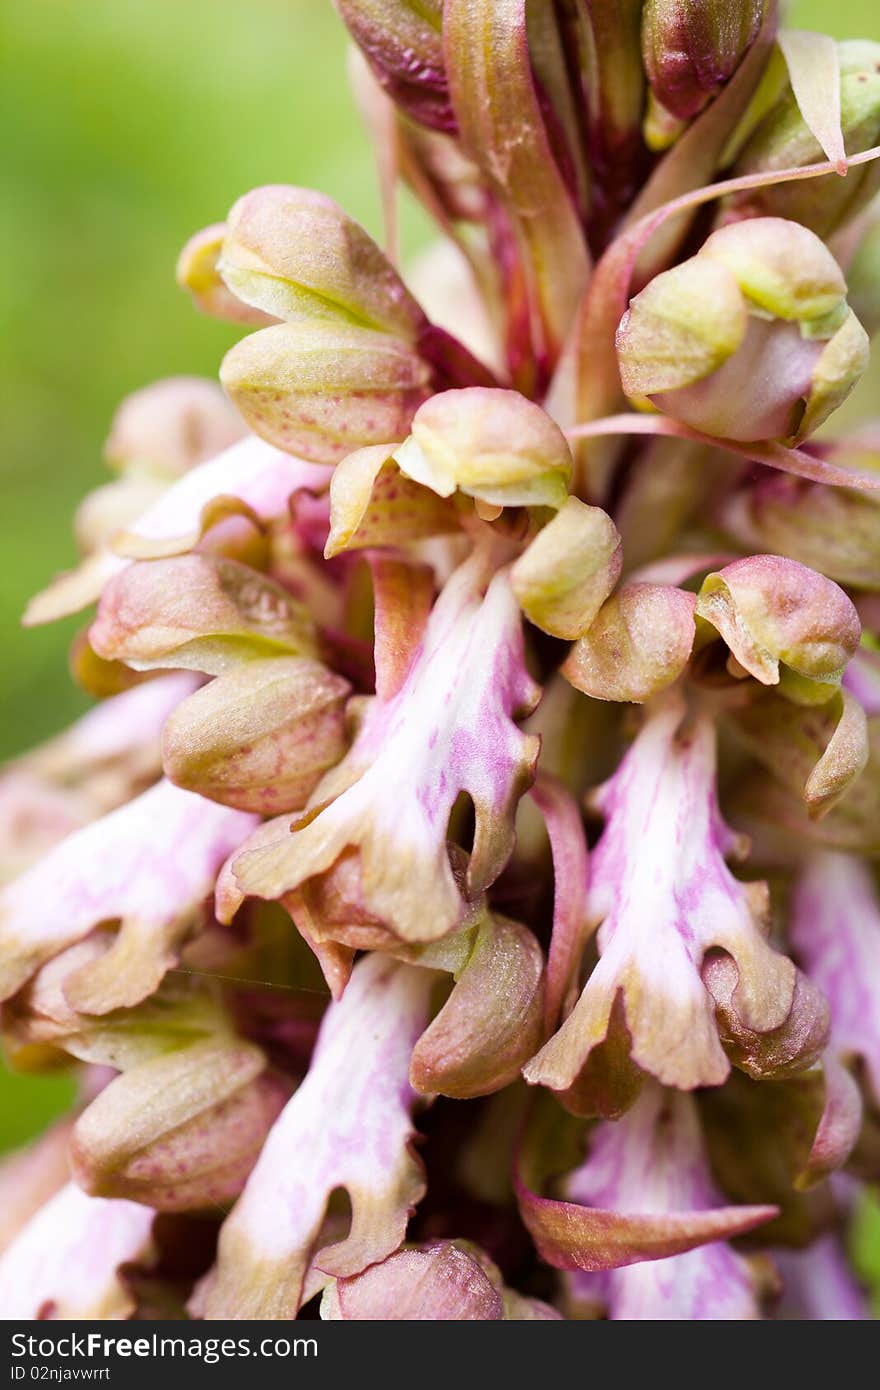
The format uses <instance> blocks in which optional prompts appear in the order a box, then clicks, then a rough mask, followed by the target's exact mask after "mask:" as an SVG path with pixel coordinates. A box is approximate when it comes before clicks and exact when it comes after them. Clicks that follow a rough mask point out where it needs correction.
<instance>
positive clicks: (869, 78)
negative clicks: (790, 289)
mask: <svg viewBox="0 0 880 1390" xmlns="http://www.w3.org/2000/svg"><path fill="white" fill-rule="evenodd" d="M839 54H840V125H841V130H842V133H843V143H844V148H845V150H846V153H847V154H848V155H854V154H860V153H861V152H862V151H863V150H868V149H871V147H872V146H874V145H876V144H877V143H878V140H880V44H876V43H869V42H868V41H867V40H858V41H850V42H846V43H841V44H840V45H839ZM824 158H825V155H824V153H823V151H822V149H821V147H820V145H819V142H818V140H817V139H816V137H815V135H814V134H813V133H812V131H811V130H810V129H809V127H808V126H807V124H806V122H805V120H804V118H803V116H802V115H801V112H800V109H799V107H798V103H797V98H796V97H795V95H794V92H793V91H792V89H791V87H790V86H788V85H786V88H785V90H784V91H783V93H782V95H781V96H780V97H779V99H778V100H777V101H776V103H775V104H774V105H773V106H772V107H771V108H770V110H769V111H768V112H767V114H766V115H765V116H764V118H763V120H762V121H761V123H760V124H759V126H758V127H757V129H756V130H755V131H754V132H753V134H752V135H751V137H750V138H749V140H748V141H747V143H746V145H745V147H744V148H743V149H742V151H741V152H740V155H739V158H738V160H737V163H736V165H735V166H734V169H733V174H734V176H735V177H739V176H742V175H749V174H764V173H768V172H772V171H773V170H775V169H794V168H798V167H800V166H802V165H806V164H816V163H818V162H819V161H820V160H823V159H824ZM878 187H880V165H878V163H877V161H876V160H874V161H872V162H870V163H868V164H862V165H859V166H857V167H856V168H853V169H850V170H849V172H848V173H847V175H846V178H840V177H839V176H838V175H837V174H829V175H828V176H827V177H824V178H816V179H803V180H795V181H793V182H786V183H778V184H773V185H771V186H770V187H768V188H758V189H752V190H749V191H748V192H744V193H739V194H737V195H736V196H735V197H734V198H732V199H731V200H730V204H729V209H730V213H731V214H732V215H734V216H754V215H759V216H765V215H771V216H774V217H786V218H790V219H791V220H792V221H794V222H800V223H802V224H803V226H805V227H809V228H810V230H811V231H813V232H815V233H816V235H817V236H820V237H823V238H828V237H829V236H831V235H832V234H833V233H834V232H835V231H837V230H838V229H839V228H840V227H841V226H842V225H844V224H845V223H847V222H850V221H852V219H853V218H854V217H855V216H856V214H857V213H858V212H860V211H861V209H862V208H863V207H864V206H865V205H866V204H867V203H868V202H869V201H870V199H871V198H872V197H873V195H874V193H875V192H876V191H877V188H878Z"/></svg>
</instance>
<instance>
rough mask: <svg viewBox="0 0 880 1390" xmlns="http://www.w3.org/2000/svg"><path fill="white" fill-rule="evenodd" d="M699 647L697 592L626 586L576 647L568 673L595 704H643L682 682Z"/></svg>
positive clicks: (667, 586) (566, 668) (565, 669)
mask: <svg viewBox="0 0 880 1390" xmlns="http://www.w3.org/2000/svg"><path fill="white" fill-rule="evenodd" d="M693 645H694V596H693V594H689V593H685V591H684V590H682V589H677V588H674V587H673V586H672V585H670V584H640V583H633V584H624V586H623V588H622V589H620V590H619V591H618V592H617V593H616V594H614V595H612V597H611V598H610V599H609V600H608V602H607V603H605V604H603V606H602V607H601V608H600V609H599V612H598V614H597V616H596V619H595V621H594V623H593V624H592V626H591V627H590V629H589V631H588V632H587V633H586V634H585V635H584V636H583V637H581V639H580V640H579V641H578V642H577V643H575V645H574V647H572V649H571V653H570V655H569V657H568V660H567V661H566V662H565V664H564V665H563V666H562V668H561V669H562V674H563V675H564V676H565V678H566V680H568V681H570V682H571V684H572V685H573V686H575V688H576V689H577V690H582V691H583V692H584V694H585V695H591V696H592V697H593V699H595V700H621V701H629V702H631V703H633V704H642V703H643V702H644V701H645V700H648V699H650V697H651V696H652V695H656V694H658V693H659V691H661V690H665V689H666V687H667V686H669V685H671V684H672V683H673V681H675V680H677V679H678V677H679V676H680V675H681V673H682V671H683V670H684V668H685V666H686V665H687V662H688V659H689V657H690V654H691V650H692V648H693Z"/></svg>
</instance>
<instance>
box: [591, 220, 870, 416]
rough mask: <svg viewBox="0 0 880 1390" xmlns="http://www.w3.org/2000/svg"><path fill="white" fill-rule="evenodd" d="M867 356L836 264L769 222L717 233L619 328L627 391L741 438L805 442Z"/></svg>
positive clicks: (649, 289)
mask: <svg viewBox="0 0 880 1390" xmlns="http://www.w3.org/2000/svg"><path fill="white" fill-rule="evenodd" d="M867 354H868V339H867V335H866V333H865V331H864V329H863V328H862V326H861V324H860V323H859V322H858V320H857V319H856V317H855V315H854V314H853V313H852V311H851V310H850V309H849V308H848V306H847V303H846V284H845V282H844V279H843V275H842V273H841V271H840V268H839V266H838V265H837V262H836V261H835V260H834V257H833V256H832V255H831V253H830V252H829V251H828V250H827V249H826V247H825V246H824V245H823V244H822V242H821V241H820V240H819V239H818V237H816V236H814V235H813V233H812V232H810V231H808V230H807V229H806V228H804V227H801V226H800V225H799V224H798V223H796V222H785V221H783V220H782V219H781V218H771V217H762V218H754V219H752V220H750V221H746V222H738V223H734V224H731V225H729V226H726V227H722V228H721V229H720V230H719V231H717V232H713V234H712V235H711V236H710V237H709V238H708V239H707V241H706V242H705V243H704V245H703V247H702V248H701V250H700V251H699V252H698V254H697V255H696V256H692V257H691V258H690V260H687V261H684V262H682V264H681V265H677V266H674V267H673V268H672V269H671V270H667V271H664V272H662V273H661V274H660V275H657V276H655V278H654V279H653V280H651V281H650V282H649V283H648V285H647V286H646V287H645V289H643V290H642V291H641V293H640V294H638V295H636V297H635V299H633V300H632V302H631V304H630V307H629V310H628V312H627V313H626V314H624V316H623V318H622V319H621V322H620V326H619V328H618V331H617V356H618V364H619V367H620V376H621V381H622V383H623V388H624V390H625V392H626V393H627V395H628V396H633V397H636V398H638V397H647V398H648V399H649V400H650V401H651V402H652V404H654V405H655V406H656V407H657V408H658V409H659V410H661V411H663V413H664V414H667V415H671V416H673V417H674V418H675V419H677V420H681V421H683V422H684V423H685V424H687V425H690V426H691V427H693V428H694V429H698V430H701V431H703V432H704V433H706V434H710V435H716V436H718V437H720V438H723V439H734V440H739V441H743V442H753V441H756V440H768V439H776V440H789V441H792V442H797V441H798V440H800V439H803V438H804V437H805V436H806V435H807V434H809V433H811V432H812V431H813V430H814V429H816V428H817V427H818V426H819V425H820V424H821V423H822V421H823V420H824V419H826V418H827V416H828V415H830V414H831V412H832V411H833V410H835V409H836V408H837V406H838V405H840V403H841V402H842V401H843V400H844V399H845V398H846V396H847V395H848V394H849V392H850V391H851V389H852V387H853V386H854V385H855V383H856V382H857V381H858V379H859V377H860V376H861V375H862V373H863V371H864V370H865V367H866V366H867Z"/></svg>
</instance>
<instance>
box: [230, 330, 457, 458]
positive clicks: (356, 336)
mask: <svg viewBox="0 0 880 1390" xmlns="http://www.w3.org/2000/svg"><path fill="white" fill-rule="evenodd" d="M220 380H221V382H222V384H223V388H224V390H225V391H226V393H227V395H228V396H229V398H230V399H231V401H232V402H233V404H234V405H235V406H236V407H237V409H238V410H239V411H240V412H241V414H242V415H243V416H244V418H245V420H246V421H247V422H248V424H249V425H250V427H251V428H252V429H253V430H254V432H255V433H256V434H258V435H260V436H261V437H262V438H263V439H267V440H268V441H269V443H270V444H275V445H277V447H278V448H279V449H285V450H287V452H288V453H291V454H300V455H302V457H303V458H306V459H309V460H311V461H312V462H314V463H337V462H338V461H339V460H340V459H341V458H344V457H345V455H346V454H348V453H351V451H352V450H353V449H358V448H360V447H362V446H363V445H367V444H384V443H386V442H387V441H388V440H393V439H403V438H405V436H406V435H407V433H408V431H409V427H410V423H411V421H412V417H413V415H414V414H415V412H416V410H417V409H418V407H419V406H420V405H421V403H422V401H424V400H425V399H426V398H427V396H428V395H429V394H430V383H431V371H430V368H429V367H428V364H427V363H426V362H425V361H424V360H423V359H422V358H421V357H420V356H419V354H418V353H417V352H416V350H415V348H413V347H411V346H410V344H409V343H407V342H404V341H402V340H401V339H399V338H393V337H390V336H389V335H388V334H387V333H376V332H374V331H373V330H372V329H368V328H362V327H360V325H357V324H346V323H337V322H335V321H330V322H326V321H324V322H322V321H318V322H315V321H314V320H310V321H309V322H308V323H283V324H276V325H274V326H273V327H272V328H264V329H262V330H261V331H260V332H259V333H252V334H251V335H250V337H248V338H243V339H242V341H241V342H240V343H237V344H236V346H235V347H234V348H232V350H231V351H230V352H228V353H227V354H226V356H225V358H224V359H223V364H222V366H221V368H220Z"/></svg>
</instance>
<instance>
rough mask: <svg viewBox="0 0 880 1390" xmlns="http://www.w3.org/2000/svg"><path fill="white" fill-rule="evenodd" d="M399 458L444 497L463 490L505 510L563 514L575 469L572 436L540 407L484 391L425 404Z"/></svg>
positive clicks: (462, 392) (516, 395)
mask: <svg viewBox="0 0 880 1390" xmlns="http://www.w3.org/2000/svg"><path fill="white" fill-rule="evenodd" d="M394 457H395V458H396V459H397V462H398V463H399V464H400V467H401V470H402V471H403V472H404V473H406V474H407V475H408V476H409V477H410V478H414V479H415V481H416V482H418V483H422V484H424V486H425V487H429V488H431V489H432V490H433V491H434V492H436V493H438V494H439V496H440V497H450V496H451V495H452V493H453V492H455V490H456V488H458V489H459V490H460V491H461V492H464V493H465V494H466V495H467V496H469V497H474V498H476V499H478V500H479V501H481V502H486V503H488V504H490V505H494V506H499V507H524V506H544V507H554V508H558V507H561V506H562V504H563V502H564V501H565V499H566V497H567V496H568V483H569V479H570V478H571V469H572V461H571V452H570V450H569V447H568V444H567V443H566V440H565V436H564V435H563V433H562V431H561V430H560V428H559V426H558V425H556V424H555V423H554V422H553V421H552V420H551V419H550V416H549V415H547V414H545V412H544V411H543V410H542V409H541V408H540V406H538V405H535V404H534V402H533V401H529V400H526V398H525V396H521V395H520V394H519V392H518V391H504V390H499V389H496V388H493V387H484V386H471V387H466V388H465V389H464V390H460V391H444V392H442V393H441V394H440V395H438V396H433V397H432V398H431V399H430V400H429V401H426V402H425V404H424V405H423V406H421V407H420V408H419V410H418V411H417V412H416V415H415V418H414V419H413V422H412V434H411V436H410V438H409V439H408V440H407V441H406V443H405V444H404V445H402V446H401V448H399V449H397V450H396V451H395V455H394Z"/></svg>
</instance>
